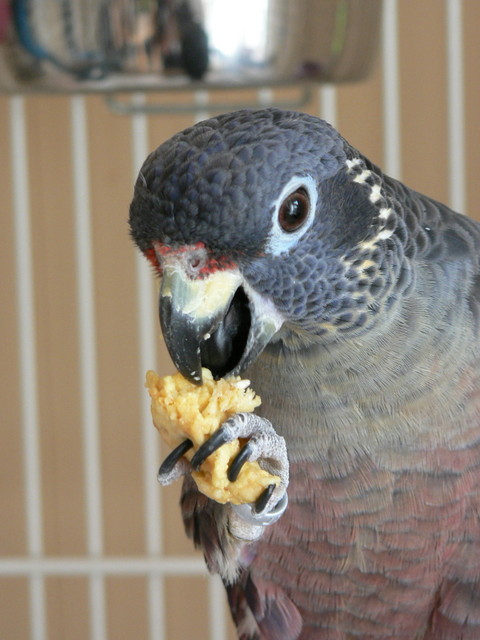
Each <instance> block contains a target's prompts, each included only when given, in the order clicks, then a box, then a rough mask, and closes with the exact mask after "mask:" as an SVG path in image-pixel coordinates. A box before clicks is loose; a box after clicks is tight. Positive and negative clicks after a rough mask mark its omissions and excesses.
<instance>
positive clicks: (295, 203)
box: [287, 198, 303, 223]
mask: <svg viewBox="0 0 480 640" xmlns="http://www.w3.org/2000/svg"><path fill="white" fill-rule="evenodd" d="M287 207H288V209H287V217H288V218H290V221H291V222H293V223H295V222H296V221H297V219H298V218H299V217H301V216H303V205H302V203H301V202H300V200H299V199H298V198H295V200H293V199H292V200H290V202H289V203H288V205H287Z"/></svg>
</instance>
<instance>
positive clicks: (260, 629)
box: [180, 476, 302, 640]
mask: <svg viewBox="0 0 480 640" xmlns="http://www.w3.org/2000/svg"><path fill="white" fill-rule="evenodd" d="M180 503H181V508H182V517H183V522H184V525H185V531H186V533H187V535H188V537H189V538H191V539H192V540H193V542H194V544H195V546H196V547H197V548H199V549H202V551H203V554H204V556H205V561H206V563H207V566H208V568H209V570H210V572H211V573H219V574H220V575H222V576H223V579H224V583H225V587H226V590H227V594H228V601H229V605H230V609H231V612H232V617H233V619H234V621H235V624H236V626H237V632H238V637H239V640H260V638H261V639H262V640H278V639H279V638H282V640H296V638H298V636H299V635H300V632H301V628H302V618H301V615H300V613H299V611H298V609H297V607H296V606H295V605H294V604H293V602H292V601H291V600H290V598H288V596H287V595H286V594H285V593H284V591H283V590H282V589H281V587H279V586H278V585H274V584H272V583H268V582H265V581H264V580H262V578H261V577H260V576H255V577H254V576H253V574H252V573H251V571H250V568H249V567H248V564H249V560H248V558H247V557H246V558H241V557H240V558H239V557H238V546H237V544H236V543H235V541H234V540H233V539H232V538H231V536H230V534H229V532H228V526H226V520H225V509H224V506H223V505H219V504H218V503H216V502H214V501H213V500H210V499H209V498H207V497H206V496H204V495H203V494H202V493H200V492H199V491H198V489H197V486H196V484H195V483H194V481H193V480H192V478H191V477H190V476H186V477H185V480H184V483H183V488H182V496H181V501H180ZM247 548H248V545H247V547H246V549H247ZM252 552H253V553H254V549H249V550H248V551H247V556H249V555H250V554H251V553H252Z"/></svg>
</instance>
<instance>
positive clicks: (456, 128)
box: [445, 0, 466, 212]
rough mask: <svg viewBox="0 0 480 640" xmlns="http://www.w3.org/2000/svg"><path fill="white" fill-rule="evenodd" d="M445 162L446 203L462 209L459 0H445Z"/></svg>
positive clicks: (461, 65) (463, 131) (462, 149)
mask: <svg viewBox="0 0 480 640" xmlns="http://www.w3.org/2000/svg"><path fill="white" fill-rule="evenodd" d="M445 9H446V11H445V20H446V42H447V83H448V85H447V91H448V100H447V102H448V147H447V148H448V162H449V167H448V168H449V196H450V206H451V207H452V208H453V209H455V210H456V211H461V212H465V209H466V201H465V200H466V188H465V109H464V79H463V55H462V53H463V52H462V40H463V19H462V3H461V2H460V0H446V6H445Z"/></svg>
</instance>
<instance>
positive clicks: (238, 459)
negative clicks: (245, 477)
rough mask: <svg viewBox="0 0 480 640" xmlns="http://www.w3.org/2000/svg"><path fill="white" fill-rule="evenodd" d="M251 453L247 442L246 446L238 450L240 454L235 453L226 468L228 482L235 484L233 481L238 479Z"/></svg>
mask: <svg viewBox="0 0 480 640" xmlns="http://www.w3.org/2000/svg"><path fill="white" fill-rule="evenodd" d="M251 453H252V447H251V445H250V442H247V444H246V445H245V446H244V447H243V448H242V449H241V450H240V452H239V453H237V455H236V456H235V458H234V460H232V464H231V465H230V467H229V468H228V473H227V478H228V479H229V480H230V482H235V480H236V479H237V478H238V474H239V473H240V471H241V470H242V467H243V465H244V464H245V462H247V460H248V458H249V457H250V454H251Z"/></svg>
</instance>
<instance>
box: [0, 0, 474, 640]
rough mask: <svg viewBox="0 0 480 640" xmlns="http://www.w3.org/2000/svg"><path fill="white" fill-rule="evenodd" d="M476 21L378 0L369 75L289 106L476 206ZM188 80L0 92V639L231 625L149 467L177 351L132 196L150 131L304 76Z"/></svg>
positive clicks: (155, 455)
mask: <svg viewBox="0 0 480 640" xmlns="http://www.w3.org/2000/svg"><path fill="white" fill-rule="evenodd" d="M0 4H2V3H0ZM4 4H5V3H3V4H2V7H0V9H2V8H4V7H3V5H4ZM292 4H293V5H294V4H295V3H292ZM358 4H361V3H358ZM479 33H480V3H479V2H478V0H445V1H444V0H398V1H395V0H385V2H384V7H383V14H382V16H381V20H380V38H379V43H378V55H377V56H376V60H375V63H374V65H373V67H372V69H371V72H369V73H368V75H367V76H366V77H365V78H363V79H360V80H357V81H349V80H348V79H346V80H345V78H340V79H342V82H340V83H338V84H337V83H336V82H334V81H335V80H336V78H335V73H333V75H332V76H331V78H330V81H329V82H323V83H320V84H314V85H313V86H312V89H311V92H310V95H309V97H308V100H307V102H305V103H304V104H302V105H301V106H300V107H299V108H300V109H301V110H304V111H307V112H309V113H312V114H316V115H319V116H321V117H323V118H325V119H327V120H328V121H329V122H331V123H332V124H333V125H334V126H336V127H337V128H338V129H339V130H340V132H341V133H342V135H343V136H344V137H346V138H347V139H348V140H349V142H350V143H351V144H352V145H354V146H356V147H357V148H358V149H360V150H361V151H362V152H363V153H364V154H365V155H367V157H369V158H370V159H371V160H372V161H374V162H375V163H377V164H379V165H380V166H381V167H383V168H384V170H385V171H386V172H387V173H390V174H391V175H394V176H395V177H398V178H400V179H401V180H403V181H404V182H405V183H406V184H408V185H409V186H411V187H413V188H415V189H417V190H419V191H422V192H424V193H426V194H427V195H429V196H432V197H434V198H436V199H438V200H441V201H443V202H446V203H448V204H450V205H451V206H452V207H453V208H454V209H456V210H460V211H462V212H464V213H467V214H468V215H470V216H471V217H473V218H477V219H480V180H479V177H478V167H479V166H480V38H479ZM1 37H2V36H1V33H0V38H1ZM366 44H368V43H366ZM332 80H333V82H332ZM0 84H1V82H0ZM193 86H194V89H193V90H187V91H186V90H185V89H184V87H181V88H180V87H179V88H178V90H175V87H174V88H173V90H171V91H168V92H165V93H162V94H161V95H159V94H158V93H157V92H154V91H146V92H139V91H137V92H136V93H135V94H134V95H133V97H132V96H131V95H130V94H125V95H123V94H122V95H121V96H120V98H119V99H120V100H121V102H122V104H128V105H131V104H133V105H134V106H136V107H138V106H139V105H142V104H146V105H147V106H151V105H153V104H158V103H159V102H161V104H162V105H163V107H164V108H165V105H166V106H167V107H169V109H170V111H171V112H170V113H166V114H165V113H163V114H151V113H145V112H143V113H142V112H141V111H139V112H135V113H133V114H127V115H119V114H118V113H114V112H113V111H112V110H111V109H110V108H109V106H108V105H107V103H106V101H105V98H104V96H103V95H102V94H101V93H99V92H96V91H89V92H83V91H81V90H78V91H74V92H73V93H72V92H69V93H65V92H55V91H50V92H48V91H47V92H45V91H44V92H42V93H36V92H35V91H30V90H24V87H22V86H20V87H19V88H18V87H15V86H13V87H12V86H10V87H8V91H4V93H3V94H2V95H0V166H1V170H0V193H1V222H2V244H1V247H2V248H1V251H0V265H1V267H0V268H1V274H2V275H1V281H0V287H1V290H0V296H1V297H0V305H1V314H0V317H1V331H0V354H1V371H2V377H1V380H2V383H1V385H0V394H1V395H0V416H1V429H0V456H1V461H0V477H1V479H0V514H1V516H0V517H1V523H2V524H1V527H0V640H27V639H28V640H63V639H65V638H68V639H69V640H106V639H112V640H131V639H132V638H137V639H141V640H143V639H145V640H164V639H168V640H177V639H188V638H192V637H194V638H196V640H225V639H227V638H228V639H233V638H234V633H233V631H232V628H231V623H230V620H229V614H228V612H227V609H226V606H225V602H224V595H223V591H222V586H221V584H219V581H218V580H217V579H216V578H212V577H210V576H208V575H207V573H206V571H205V569H204V564H203V559H202V557H201V555H200V554H198V553H196V552H194V551H193V549H192V545H191V542H190V541H189V540H187V539H186V537H185V535H184V533H183V528H182V524H181V520H180V513H179V508H178V504H177V503H178V497H179V490H180V486H172V487H169V488H160V486H159V485H157V482H156V472H157V469H158V466H159V463H160V462H161V461H162V460H163V457H164V456H165V455H166V451H165V450H164V449H163V448H162V446H161V445H160V442H159V437H158V434H157V433H156V432H155V430H154V428H153V427H152V426H151V421H150V415H149V404H148V401H147V394H146V392H145V389H144V387H143V381H144V375H145V371H146V369H148V368H154V369H156V370H157V371H159V372H160V373H161V374H167V373H170V372H172V371H173V366H172V364H171V363H170V361H169V358H168V356H167V354H166V351H165V349H164V345H163V342H162V338H161V335H160V331H159V327H158V321H157V306H156V283H155V281H154V278H153V277H152V274H151V273H150V270H149V268H148V267H147V265H146V264H145V261H144V260H143V259H142V258H140V257H139V256H138V255H137V253H136V251H135V250H134V247H133V246H132V242H131V241H130V238H129V234H128V226H127V217H128V206H129V202H130V199H131V196H132V188H133V182H134V179H135V177H136V174H137V172H138V169H139V167H140V164H141V163H142V162H143V160H144V158H145V157H146V155H147V153H148V152H149V151H150V150H152V149H154V148H155V147H156V146H157V145H159V144H160V143H161V142H162V141H163V140H165V139H166V138H168V137H170V136H171V135H173V134H174V133H175V132H177V131H178V130H180V129H183V128H185V127H187V126H189V125H191V124H192V123H193V122H196V121H198V120H201V119H203V118H206V117H208V116H209V115H212V114H215V113H217V112H219V111H225V110H228V105H229V104H232V105H236V104H250V105H252V106H254V105H266V104H270V103H271V102H272V101H278V102H281V103H294V102H295V100H296V99H297V96H298V93H299V90H298V87H296V86H293V87H288V86H283V85H278V84H277V85H274V86H273V88H272V87H263V86H261V84H258V82H257V84H256V85H255V86H253V87H252V86H250V87H248V88H241V87H240V88H236V89H227V88H222V86H216V87H214V89H212V90H211V91H210V90H209V88H208V86H204V85H202V84H200V85H196V84H195V85H193ZM182 105H183V106H185V105H188V106H190V107H193V108H192V109H191V111H190V112H183V110H182V109H183V107H182Z"/></svg>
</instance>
